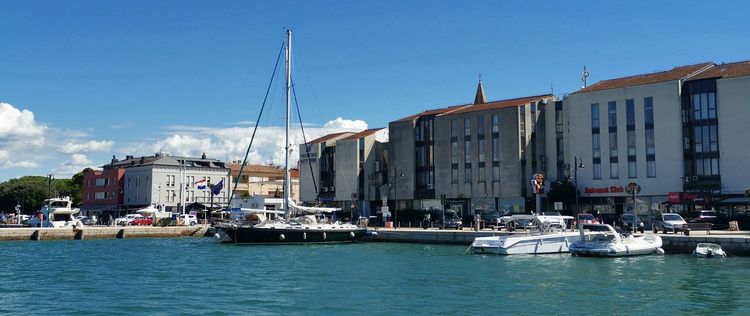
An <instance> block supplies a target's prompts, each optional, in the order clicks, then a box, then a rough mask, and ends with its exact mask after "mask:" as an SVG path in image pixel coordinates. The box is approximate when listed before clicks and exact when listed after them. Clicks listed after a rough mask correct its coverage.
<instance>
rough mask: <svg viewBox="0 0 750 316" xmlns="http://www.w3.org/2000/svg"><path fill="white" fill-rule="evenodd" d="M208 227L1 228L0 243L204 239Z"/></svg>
mask: <svg viewBox="0 0 750 316" xmlns="http://www.w3.org/2000/svg"><path fill="white" fill-rule="evenodd" d="M208 228H209V227H208V226H207V225H199V226H167V227H153V226H125V227H106V226H101V227H100V226H84V227H82V228H80V229H78V228H72V227H65V228H47V227H43V228H39V227H14V228H8V227H6V228H0V241H8V240H75V239H115V238H118V239H122V238H155V237H203V236H204V235H205V234H206V231H207V230H208Z"/></svg>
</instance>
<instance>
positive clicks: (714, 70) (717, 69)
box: [690, 60, 750, 80]
mask: <svg viewBox="0 0 750 316" xmlns="http://www.w3.org/2000/svg"><path fill="white" fill-rule="evenodd" d="M742 76H750V60H745V61H739V62H736V63H729V64H721V65H715V66H713V67H711V68H709V69H708V70H706V71H703V72H701V73H699V74H697V75H695V76H693V77H690V80H696V79H708V78H732V77H742Z"/></svg>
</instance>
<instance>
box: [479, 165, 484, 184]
mask: <svg viewBox="0 0 750 316" xmlns="http://www.w3.org/2000/svg"><path fill="white" fill-rule="evenodd" d="M477 169H478V172H479V179H478V181H479V182H485V174H484V167H482V166H479V168H477Z"/></svg>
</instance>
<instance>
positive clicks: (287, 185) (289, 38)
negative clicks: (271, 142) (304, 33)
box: [284, 30, 292, 219]
mask: <svg viewBox="0 0 750 316" xmlns="http://www.w3.org/2000/svg"><path fill="white" fill-rule="evenodd" d="M291 93H292V30H286V139H285V143H284V216H285V217H286V218H287V219H288V218H289V188H290V187H291V185H290V181H289V120H290V117H291V116H292V106H291V97H292V94H291Z"/></svg>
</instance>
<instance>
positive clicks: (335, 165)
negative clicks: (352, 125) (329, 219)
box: [299, 128, 388, 217]
mask: <svg viewBox="0 0 750 316" xmlns="http://www.w3.org/2000/svg"><path fill="white" fill-rule="evenodd" d="M387 141H388V129H385V128H374V129H368V130H364V131H361V132H358V133H352V132H345V133H335V134H329V135H325V136H323V137H320V138H318V139H315V140H313V141H310V142H309V143H308V144H303V145H300V153H302V154H301V155H300V157H301V159H300V162H299V167H300V170H301V178H300V179H301V188H300V190H301V192H302V201H303V202H306V203H309V204H317V203H326V204H328V205H332V206H336V207H340V208H342V210H343V211H344V212H346V213H349V214H351V216H353V217H358V216H371V215H374V214H376V212H377V208H378V206H380V205H381V203H380V200H381V198H382V196H381V191H382V190H383V189H384V188H383V185H384V184H385V183H387V179H386V170H387V166H386V164H387V160H386V155H385V153H384V150H385V148H386V144H387ZM308 170H312V172H308ZM385 189H387V188H385Z"/></svg>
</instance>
